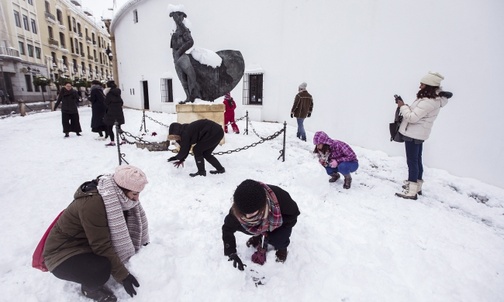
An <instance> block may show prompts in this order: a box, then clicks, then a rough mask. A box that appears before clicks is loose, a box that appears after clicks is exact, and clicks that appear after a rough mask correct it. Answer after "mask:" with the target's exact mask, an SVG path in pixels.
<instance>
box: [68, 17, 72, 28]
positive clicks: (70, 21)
mask: <svg viewBox="0 0 504 302" xmlns="http://www.w3.org/2000/svg"><path fill="white" fill-rule="evenodd" d="M68 30H69V31H72V19H71V18H70V16H68Z"/></svg>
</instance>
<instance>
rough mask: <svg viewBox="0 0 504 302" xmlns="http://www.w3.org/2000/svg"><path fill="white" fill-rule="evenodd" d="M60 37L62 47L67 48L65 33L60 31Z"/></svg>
mask: <svg viewBox="0 0 504 302" xmlns="http://www.w3.org/2000/svg"><path fill="white" fill-rule="evenodd" d="M59 39H60V45H61V48H66V43H65V34H64V33H59Z"/></svg>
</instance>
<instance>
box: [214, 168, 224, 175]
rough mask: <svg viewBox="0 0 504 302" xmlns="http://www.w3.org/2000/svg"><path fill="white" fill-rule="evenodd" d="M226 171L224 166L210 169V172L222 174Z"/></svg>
mask: <svg viewBox="0 0 504 302" xmlns="http://www.w3.org/2000/svg"><path fill="white" fill-rule="evenodd" d="M224 172H226V169H224V168H222V169H217V170H210V174H222V173H224Z"/></svg>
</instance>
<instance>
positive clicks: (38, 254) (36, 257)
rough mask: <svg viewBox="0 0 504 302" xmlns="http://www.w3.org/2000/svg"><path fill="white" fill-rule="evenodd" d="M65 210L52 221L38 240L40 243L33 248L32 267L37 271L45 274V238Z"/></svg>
mask: <svg viewBox="0 0 504 302" xmlns="http://www.w3.org/2000/svg"><path fill="white" fill-rule="evenodd" d="M64 211H65V210H63V211H61V212H60V213H59V214H58V216H56V218H55V219H54V221H53V222H52V223H51V224H50V225H49V227H48V228H47V230H46V231H45V233H44V235H43V236H42V238H41V239H40V242H39V243H38V245H37V247H36V248H35V251H34V252H33V256H32V267H34V268H36V269H39V270H41V271H43V272H47V271H48V269H47V266H46V265H45V259H44V255H43V252H44V246H45V243H46V240H47V236H49V232H51V230H52V228H53V226H54V225H55V224H56V222H57V221H58V219H59V218H60V216H61V214H63V212H64Z"/></svg>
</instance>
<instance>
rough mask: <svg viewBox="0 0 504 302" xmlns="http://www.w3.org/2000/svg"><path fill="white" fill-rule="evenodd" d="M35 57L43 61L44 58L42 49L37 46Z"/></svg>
mask: <svg viewBox="0 0 504 302" xmlns="http://www.w3.org/2000/svg"><path fill="white" fill-rule="evenodd" d="M35 57H36V58H37V59H41V58H42V51H41V50H40V47H37V46H35Z"/></svg>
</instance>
